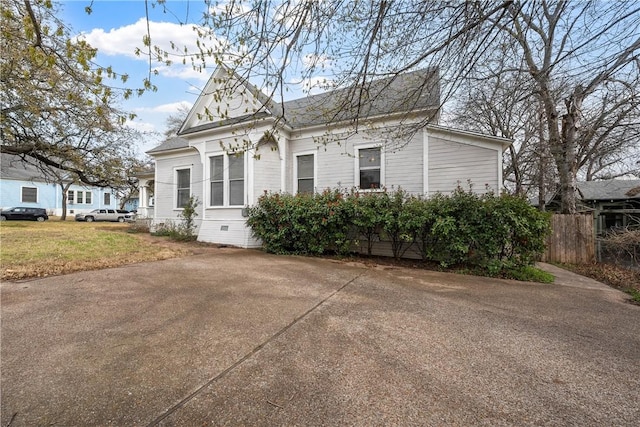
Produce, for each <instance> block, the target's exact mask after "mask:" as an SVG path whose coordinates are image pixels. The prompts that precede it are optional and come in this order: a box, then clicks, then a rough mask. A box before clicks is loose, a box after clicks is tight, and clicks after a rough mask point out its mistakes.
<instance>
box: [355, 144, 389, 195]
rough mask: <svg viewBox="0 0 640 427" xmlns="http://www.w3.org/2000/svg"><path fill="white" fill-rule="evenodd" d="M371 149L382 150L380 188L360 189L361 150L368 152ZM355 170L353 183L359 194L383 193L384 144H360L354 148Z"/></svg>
mask: <svg viewBox="0 0 640 427" xmlns="http://www.w3.org/2000/svg"><path fill="white" fill-rule="evenodd" d="M370 148H379V149H380V188H360V150H367V149H370ZM353 155H354V156H353V157H354V168H353V182H354V186H355V187H356V189H357V191H358V192H371V193H374V192H381V191H384V187H385V154H384V144H382V143H380V142H376V143H370V144H359V145H355V146H354V147H353Z"/></svg>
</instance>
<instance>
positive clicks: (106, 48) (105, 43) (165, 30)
mask: <svg viewBox="0 0 640 427" xmlns="http://www.w3.org/2000/svg"><path fill="white" fill-rule="evenodd" d="M148 25H149V33H150V34H151V46H152V48H153V47H156V46H157V47H158V48H159V49H161V50H162V51H164V52H168V53H169V57H168V59H170V60H171V61H172V65H171V66H169V67H166V66H164V65H163V64H162V63H154V64H153V65H154V67H155V68H157V69H158V72H159V73H161V74H162V75H165V76H167V77H179V78H182V79H187V78H189V79H197V80H207V79H208V78H209V73H207V72H206V71H204V70H203V72H199V71H198V70H195V69H194V67H193V66H192V64H191V57H184V54H185V48H186V51H187V52H188V53H189V54H195V53H198V52H199V51H200V49H199V47H198V44H197V42H198V39H199V36H198V32H197V31H196V29H197V27H196V26H195V25H191V24H188V25H179V24H175V23H171V22H155V21H149V22H148ZM201 30H202V29H201ZM147 35H148V33H147V20H146V18H140V19H139V20H138V21H137V22H135V23H134V24H130V25H125V26H123V27H119V28H112V29H110V30H109V31H105V30H104V29H102V28H95V29H93V30H91V32H88V33H82V34H81V35H80V37H82V38H84V39H85V40H86V41H87V42H88V43H89V44H90V45H91V46H93V47H95V48H97V49H98V51H99V52H100V53H101V54H103V55H109V56H124V57H127V58H131V59H135V60H138V61H145V62H146V61H148V60H149V58H148V55H147V53H148V48H147V47H145V46H144V43H143V38H144V37H146V36H147ZM200 43H201V46H203V45H205V44H206V45H207V46H208V47H213V48H214V49H217V48H220V47H221V46H222V43H221V42H220V41H219V40H217V39H212V40H203V39H201V40H200ZM137 49H139V50H140V51H141V54H140V55H136V50H137ZM183 57H184V59H185V61H186V64H183V63H182V61H183ZM211 64H213V61H211ZM211 64H209V65H211Z"/></svg>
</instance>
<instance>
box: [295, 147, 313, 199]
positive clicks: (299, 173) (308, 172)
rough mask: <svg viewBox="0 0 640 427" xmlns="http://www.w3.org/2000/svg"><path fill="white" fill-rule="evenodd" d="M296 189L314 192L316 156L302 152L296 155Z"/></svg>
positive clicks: (303, 191) (299, 191)
mask: <svg viewBox="0 0 640 427" xmlns="http://www.w3.org/2000/svg"><path fill="white" fill-rule="evenodd" d="M295 172H296V178H295V179H296V191H297V192H298V193H313V192H314V190H315V156H314V155H313V154H301V155H298V156H296V169H295Z"/></svg>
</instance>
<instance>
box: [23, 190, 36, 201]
mask: <svg viewBox="0 0 640 427" xmlns="http://www.w3.org/2000/svg"><path fill="white" fill-rule="evenodd" d="M21 196H22V197H21V200H22V203H38V189H37V188H36V187H22V194H21Z"/></svg>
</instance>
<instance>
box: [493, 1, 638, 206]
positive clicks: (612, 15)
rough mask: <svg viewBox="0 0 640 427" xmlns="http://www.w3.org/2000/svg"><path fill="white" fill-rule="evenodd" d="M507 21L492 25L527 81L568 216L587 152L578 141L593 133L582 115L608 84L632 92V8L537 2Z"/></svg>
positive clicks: (522, 5) (516, 9) (520, 5)
mask: <svg viewBox="0 0 640 427" xmlns="http://www.w3.org/2000/svg"><path fill="white" fill-rule="evenodd" d="M509 14H510V16H511V18H512V20H511V21H510V22H509V21H508V22H498V21H496V25H498V26H499V27H500V28H501V29H502V30H503V31H504V32H505V33H506V34H508V35H509V36H510V38H511V39H512V40H513V41H514V42H516V43H517V44H518V46H519V48H520V49H521V53H522V58H523V59H524V61H523V63H524V65H525V68H524V69H525V70H526V71H527V72H528V73H529V74H530V75H531V78H532V79H533V81H534V82H535V87H536V91H535V94H536V95H537V97H538V99H539V102H540V103H541V105H542V108H543V112H544V118H545V121H546V131H547V132H548V145H549V148H550V150H551V153H552V155H553V158H554V161H555V165H556V168H557V171H558V179H559V181H560V188H559V191H560V196H561V210H562V212H563V213H575V211H576V177H577V174H578V167H579V160H580V159H579V156H578V155H579V149H580V146H581V143H582V145H583V146H585V147H586V146H588V145H589V144H588V143H587V141H585V139H584V138H586V137H590V135H593V137H591V138H595V135H596V134H598V132H593V131H592V132H591V134H590V133H589V131H586V132H585V131H584V129H585V128H587V127H586V126H585V114H584V109H585V107H586V104H588V103H589V102H591V98H592V97H594V96H595V95H596V94H597V93H598V92H601V91H604V92H606V93H610V92H609V87H610V85H613V84H615V82H616V81H621V80H622V81H624V84H632V85H633V84H635V85H636V86H635V87H637V83H633V82H637V79H638V73H639V69H638V67H639V65H640V64H639V61H638V52H639V51H640V37H639V36H638V32H637V28H638V27H639V25H640V7H639V6H638V5H637V4H634V3H627V2H610V3H604V2H568V1H562V0H559V1H555V0H554V1H551V0H541V1H538V2H514V3H513V4H511V5H510V6H509ZM635 91H636V90H635V89H633V90H632V91H631V92H635ZM634 96H637V93H636V94H635V95H634ZM619 101H622V99H620V100H619ZM623 102H624V101H623ZM611 106H612V104H610V103H609V104H608V105H607V107H605V109H609V108H610V107H611ZM636 108H637V104H636ZM581 137H582V141H581ZM594 142H595V141H594ZM591 145H592V146H593V144H591ZM596 145H598V144H596ZM587 151H588V150H587ZM587 157H588V156H587ZM592 157H593V156H592Z"/></svg>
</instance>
